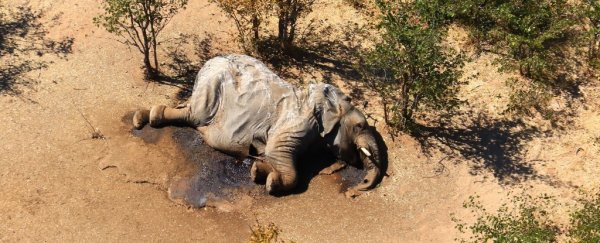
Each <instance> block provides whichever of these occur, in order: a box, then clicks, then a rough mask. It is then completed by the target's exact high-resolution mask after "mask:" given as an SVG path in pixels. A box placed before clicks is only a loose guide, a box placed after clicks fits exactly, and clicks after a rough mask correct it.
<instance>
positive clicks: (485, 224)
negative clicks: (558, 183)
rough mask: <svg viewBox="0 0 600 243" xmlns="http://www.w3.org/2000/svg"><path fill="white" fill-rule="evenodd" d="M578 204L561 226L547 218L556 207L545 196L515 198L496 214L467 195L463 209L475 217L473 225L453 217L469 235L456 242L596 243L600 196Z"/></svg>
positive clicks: (553, 202) (599, 229)
mask: <svg viewBox="0 0 600 243" xmlns="http://www.w3.org/2000/svg"><path fill="white" fill-rule="evenodd" d="M580 202H581V207H575V209H574V211H573V212H572V213H571V219H570V222H569V223H570V225H567V226H564V225H560V224H559V223H556V222H554V221H552V220H551V219H550V218H549V215H550V212H552V210H553V207H554V206H557V205H559V204H557V203H556V202H555V201H554V200H553V199H552V198H551V197H548V196H545V195H542V196H539V197H531V196H528V195H525V194H522V195H519V196H515V197H513V198H512V199H511V201H510V203H509V204H503V205H502V206H500V208H499V209H498V210H497V211H496V212H489V211H487V210H486V208H484V207H483V205H482V204H481V202H480V201H479V197H478V196H470V197H469V200H468V201H467V202H465V203H464V204H463V207H464V208H467V209H470V211H471V213H472V214H474V215H475V216H476V219H475V222H474V223H472V224H468V223H465V222H463V221H462V220H460V219H457V218H456V217H455V216H453V217H452V221H454V222H455V223H456V228H457V229H458V230H459V231H460V232H461V233H466V232H467V231H469V232H470V233H471V235H472V236H471V237H470V238H469V239H457V240H460V241H461V242H490V241H493V242H556V241H557V239H558V238H559V237H562V238H561V239H563V238H568V239H569V240H570V241H572V242H599V241H600V193H596V194H593V195H586V196H584V197H583V199H581V200H580ZM563 206H564V205H563Z"/></svg>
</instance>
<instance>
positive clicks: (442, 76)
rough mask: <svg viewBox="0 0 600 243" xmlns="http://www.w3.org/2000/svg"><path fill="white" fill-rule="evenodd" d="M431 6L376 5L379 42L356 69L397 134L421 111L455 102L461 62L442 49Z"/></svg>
mask: <svg viewBox="0 0 600 243" xmlns="http://www.w3.org/2000/svg"><path fill="white" fill-rule="evenodd" d="M436 2H437V1H431V0H423V1H420V0H417V1H414V2H412V1H385V0H378V1H376V3H377V6H378V7H379V9H380V10H381V11H382V15H381V20H380V23H379V25H378V27H379V29H380V30H381V31H382V32H383V34H382V39H381V41H380V42H379V43H377V44H376V45H375V48H374V49H373V50H371V51H369V52H368V53H366V54H365V55H364V56H365V57H364V58H363V60H361V66H360V69H361V70H362V73H363V76H364V78H365V81H366V82H367V84H368V85H369V86H370V87H371V88H372V89H374V90H375V91H377V92H378V93H379V94H380V96H381V97H382V99H383V106H384V112H385V120H386V122H387V123H388V124H389V125H391V126H392V127H394V128H396V129H400V130H406V129H409V128H410V127H409V125H411V124H412V123H413V121H414V112H415V111H417V110H418V109H420V108H423V107H429V108H433V109H436V110H444V109H449V108H452V107H455V106H456V105H457V104H458V103H459V102H458V99H457V98H456V93H457V91H458V84H459V83H460V82H459V77H460V76H461V71H460V68H461V67H462V65H463V63H464V61H463V58H462V57H461V55H458V54H456V53H455V51H454V50H452V49H450V48H447V47H445V46H444V45H443V44H442V39H443V37H444V36H445V33H446V32H447V30H446V28H445V22H444V18H440V17H442V16H443V15H440V12H438V11H434V10H435V7H434V8H432V6H435V4H433V3H436Z"/></svg>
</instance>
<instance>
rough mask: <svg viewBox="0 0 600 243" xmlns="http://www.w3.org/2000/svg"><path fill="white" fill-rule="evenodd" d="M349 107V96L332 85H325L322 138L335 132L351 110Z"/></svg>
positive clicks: (322, 108)
mask: <svg viewBox="0 0 600 243" xmlns="http://www.w3.org/2000/svg"><path fill="white" fill-rule="evenodd" d="M348 106H351V105H350V98H349V97H348V96H346V95H345V94H344V93H342V91H340V90H339V89H337V88H335V87H333V86H331V85H325V87H324V88H323V103H322V107H321V119H320V120H321V127H322V130H321V131H319V132H320V134H321V136H322V137H325V135H327V134H329V133H331V131H333V130H334V128H335V127H336V125H338V124H339V122H340V119H341V118H342V116H343V115H344V113H345V112H346V111H347V110H348V109H349V107H348Z"/></svg>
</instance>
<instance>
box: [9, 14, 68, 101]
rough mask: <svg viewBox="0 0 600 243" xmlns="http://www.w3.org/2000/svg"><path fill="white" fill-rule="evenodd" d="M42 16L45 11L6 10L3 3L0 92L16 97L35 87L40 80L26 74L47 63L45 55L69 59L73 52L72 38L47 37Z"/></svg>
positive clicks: (54, 19)
mask: <svg viewBox="0 0 600 243" xmlns="http://www.w3.org/2000/svg"><path fill="white" fill-rule="evenodd" d="M43 16H44V13H43V11H34V10H32V9H31V8H30V7H25V6H19V7H16V8H14V9H7V8H6V7H5V6H2V5H0V94H4V95H11V96H16V95H20V94H22V92H23V90H24V89H34V88H35V87H34V85H35V84H37V83H38V82H39V80H36V79H34V78H31V77H27V76H26V75H25V74H26V73H28V72H31V71H33V70H41V69H44V68H46V67H47V66H48V64H49V62H47V61H43V60H41V57H42V56H44V55H46V54H54V55H56V56H58V57H59V58H66V55H67V54H69V53H71V52H72V45H73V41H74V39H73V38H72V37H66V38H63V39H62V40H58V41H57V40H51V39H48V38H47V37H46V35H47V33H48V31H47V29H46V27H45V26H44V24H43V23H41V22H40V19H41V18H42V17H43ZM58 18H59V17H58V16H55V17H54V18H53V19H52V21H57V20H58Z"/></svg>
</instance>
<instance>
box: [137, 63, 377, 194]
mask: <svg viewBox="0 0 600 243" xmlns="http://www.w3.org/2000/svg"><path fill="white" fill-rule="evenodd" d="M147 123H150V126H153V127H160V126H165V125H169V124H175V123H176V124H184V125H188V126H191V127H195V128H196V129H197V130H198V131H199V132H200V133H201V134H202V136H203V138H204V140H205V141H206V143H207V144H208V145H209V146H211V147H213V148H215V149H217V150H220V151H223V152H225V153H228V154H231V155H233V156H237V157H239V158H244V157H249V156H252V157H255V158H256V157H258V158H260V159H257V160H255V162H254V164H253V166H252V169H251V176H252V179H253V180H254V181H255V182H258V181H265V183H266V188H267V191H268V192H269V193H277V192H285V191H288V190H290V189H293V188H294V187H295V186H296V181H297V173H296V166H298V165H299V164H300V163H302V161H298V159H299V157H300V156H301V155H302V154H303V153H304V152H306V150H307V149H308V147H309V146H311V145H313V144H315V143H319V144H325V145H326V146H327V147H329V149H330V150H331V151H332V152H333V154H335V156H337V158H338V159H340V160H342V161H344V162H346V163H348V164H357V163H360V162H362V165H363V167H364V168H365V169H366V170H367V175H366V176H365V178H364V179H363V181H362V182H361V183H359V184H358V185H356V186H355V187H354V188H352V189H351V190H354V191H364V190H369V189H371V188H373V187H375V186H376V185H377V184H378V183H379V181H381V178H382V176H383V174H384V173H385V172H384V171H382V168H385V166H384V165H382V160H381V159H380V152H379V151H380V148H378V146H377V143H376V140H375V137H374V136H373V134H372V131H371V130H370V129H369V126H368V124H367V121H366V119H365V116H364V115H363V114H362V113H361V112H360V111H359V110H357V109H356V108H355V107H354V106H353V105H352V104H351V103H350V99H349V98H348V97H347V96H346V95H344V94H343V93H342V92H341V91H340V90H339V89H338V88H336V87H334V86H331V85H328V84H322V83H319V84H313V85H310V86H309V87H308V89H307V90H305V91H298V90H296V89H295V88H294V87H292V86H291V85H289V84H288V83H286V82H285V81H283V80H282V79H280V78H279V77H277V75H275V74H274V73H273V72H271V71H270V70H269V69H268V68H267V67H266V66H265V65H264V64H263V63H261V62H260V61H258V60H256V59H254V58H252V57H248V56H243V55H229V56H224V57H216V58H213V59H211V60H209V61H208V62H206V64H205V65H204V67H203V68H202V69H201V70H200V72H199V73H198V76H197V78H196V83H195V85H194V90H193V93H192V97H191V98H190V100H189V101H188V104H187V105H185V106H180V107H177V108H167V107H165V106H162V105H160V106H154V107H152V108H151V109H150V110H138V111H137V112H136V113H135V115H134V117H133V124H134V127H135V128H136V129H141V128H142V127H143V126H144V125H145V124H147ZM361 147H362V148H364V149H365V150H366V151H367V152H361V151H363V150H361V149H360V148H361ZM342 167H343V166H340V164H339V163H336V164H334V165H333V166H332V168H329V169H328V170H327V169H326V171H328V172H329V173H332V172H334V171H335V170H337V169H340V168H342Z"/></svg>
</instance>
